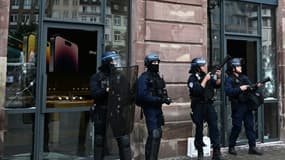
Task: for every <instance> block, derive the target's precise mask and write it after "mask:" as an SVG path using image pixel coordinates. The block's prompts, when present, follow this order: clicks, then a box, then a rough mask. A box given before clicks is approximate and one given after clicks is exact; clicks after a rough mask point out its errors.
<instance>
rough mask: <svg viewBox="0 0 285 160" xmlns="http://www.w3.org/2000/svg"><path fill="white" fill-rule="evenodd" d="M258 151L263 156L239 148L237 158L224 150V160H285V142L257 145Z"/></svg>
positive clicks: (182, 159) (189, 159)
mask: <svg viewBox="0 0 285 160" xmlns="http://www.w3.org/2000/svg"><path fill="white" fill-rule="evenodd" d="M257 148H258V150H260V151H262V152H263V155H262V156H257V155H250V154H248V153H247V152H248V146H247V145H244V146H237V147H236V151H237V152H238V155H237V156H234V155H230V154H228V148H227V147H225V148H222V158H223V160H285V142H283V141H278V142H270V143H262V144H257ZM211 158H212V157H205V158H204V160H211ZM196 159H197V158H189V157H173V158H167V159H162V160H196Z"/></svg>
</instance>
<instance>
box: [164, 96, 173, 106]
mask: <svg viewBox="0 0 285 160" xmlns="http://www.w3.org/2000/svg"><path fill="white" fill-rule="evenodd" d="M171 102H172V99H171V98H170V97H163V98H162V103H165V104H167V105H169V104H170V103H171Z"/></svg>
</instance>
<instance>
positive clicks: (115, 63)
mask: <svg viewBox="0 0 285 160" xmlns="http://www.w3.org/2000/svg"><path fill="white" fill-rule="evenodd" d="M110 64H111V65H113V66H114V67H121V66H122V64H121V58H120V57H119V56H118V57H114V58H113V60H112V61H111V62H110Z"/></svg>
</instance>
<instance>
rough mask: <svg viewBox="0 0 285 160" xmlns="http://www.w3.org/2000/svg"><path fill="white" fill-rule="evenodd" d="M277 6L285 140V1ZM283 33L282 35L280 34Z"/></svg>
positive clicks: (284, 134) (281, 133) (279, 66)
mask: <svg viewBox="0 0 285 160" xmlns="http://www.w3.org/2000/svg"><path fill="white" fill-rule="evenodd" d="M278 3H279V4H278V8H277V13H276V15H277V47H278V48H277V53H278V80H279V84H278V88H279V92H278V94H279V116H280V138H281V140H285V107H284V104H285V72H284V71H285V40H284V38H285V10H284V9H285V2H284V0H279V2H278ZM278 35H281V36H278Z"/></svg>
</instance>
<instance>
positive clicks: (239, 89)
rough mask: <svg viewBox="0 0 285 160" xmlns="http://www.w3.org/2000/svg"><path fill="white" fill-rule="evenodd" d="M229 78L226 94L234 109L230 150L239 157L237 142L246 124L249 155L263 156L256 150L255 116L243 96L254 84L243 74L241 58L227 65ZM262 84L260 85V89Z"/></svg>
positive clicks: (226, 82) (234, 59)
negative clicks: (236, 148) (236, 147)
mask: <svg viewBox="0 0 285 160" xmlns="http://www.w3.org/2000/svg"><path fill="white" fill-rule="evenodd" d="M226 72H227V74H228V77H227V78H226V80H225V92H226V95H227V96H228V97H229V100H230V101H231V109H232V130H231V134H230V137H229V150H228V152H229V153H230V154H232V155H237V152H236V150H235V145H236V140H237V138H238V136H239V133H240V131H241V127H242V121H243V122H244V127H245V133H246V137H247V139H248V144H249V150H248V153H249V154H255V155H262V153H261V152H259V151H257V149H256V141H255V139H256V136H255V135H256V133H255V130H254V116H253V112H252V110H251V109H250V106H249V104H248V99H247V97H245V95H244V94H243V93H244V92H246V91H247V89H248V88H249V86H250V85H251V84H252V83H251V81H250V80H249V78H248V77H247V76H246V75H244V74H243V73H242V64H241V59H240V58H233V59H232V60H231V61H230V62H229V63H228V64H227V71H226ZM260 86H261V84H258V87H260Z"/></svg>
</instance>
